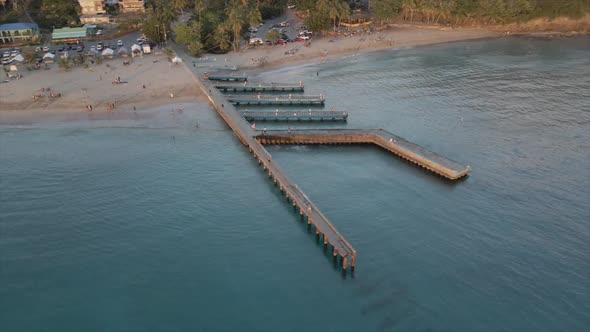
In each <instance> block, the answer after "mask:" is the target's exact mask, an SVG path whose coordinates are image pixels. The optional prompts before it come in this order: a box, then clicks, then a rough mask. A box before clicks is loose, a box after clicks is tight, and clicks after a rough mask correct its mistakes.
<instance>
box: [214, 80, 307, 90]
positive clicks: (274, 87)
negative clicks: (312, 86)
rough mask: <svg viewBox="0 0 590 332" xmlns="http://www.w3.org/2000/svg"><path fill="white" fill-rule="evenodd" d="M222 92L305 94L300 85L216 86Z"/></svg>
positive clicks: (301, 84)
mask: <svg viewBox="0 0 590 332" xmlns="http://www.w3.org/2000/svg"><path fill="white" fill-rule="evenodd" d="M215 87H216V88H217V89H218V90H219V91H221V92H303V90H304V86H303V82H300V83H260V84H249V83H246V84H215Z"/></svg>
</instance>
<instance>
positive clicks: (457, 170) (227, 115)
mask: <svg viewBox="0 0 590 332" xmlns="http://www.w3.org/2000/svg"><path fill="white" fill-rule="evenodd" d="M177 52H178V51H177ZM185 69H187V71H189V72H190V73H191V74H193V75H194V77H195V79H194V82H195V84H196V85H197V86H198V87H199V88H200V89H201V90H202V91H203V92H204V93H205V94H206V95H207V97H208V98H209V101H210V102H211V104H212V106H213V108H214V109H215V110H216V111H217V113H218V114H219V115H220V116H221V117H222V118H223V120H224V121H225V122H226V123H227V125H228V126H229V127H230V128H231V129H232V130H233V132H234V134H235V135H236V137H237V138H238V139H239V140H240V141H241V142H242V144H244V145H245V146H247V147H248V150H249V151H250V152H251V153H252V154H253V156H254V158H256V160H257V161H258V164H259V165H260V166H261V167H262V168H263V170H264V171H265V172H266V173H267V174H268V177H269V178H270V179H272V181H273V183H274V185H275V186H276V187H278V188H279V190H280V192H281V193H282V194H284V195H285V198H286V201H287V202H288V203H289V204H292V206H293V209H294V210H295V211H298V212H299V215H300V216H301V219H302V220H304V221H306V222H307V227H308V230H311V228H312V226H313V228H315V234H316V238H317V239H318V240H320V239H321V240H322V242H323V247H324V250H327V248H328V246H330V252H331V254H332V257H333V258H334V262H338V257H340V258H341V259H340V263H341V265H340V266H341V267H342V270H343V272H344V273H345V272H346V270H347V268H348V267H349V266H350V267H351V270H353V271H354V267H355V262H356V255H357V253H356V250H355V249H354V247H353V246H352V245H351V244H350V243H349V242H348V241H347V240H346V239H345V238H344V236H342V234H340V233H339V232H338V230H337V229H336V227H334V225H332V223H331V222H330V221H329V220H328V218H326V216H325V215H324V214H323V213H322V212H321V211H320V210H319V209H318V208H317V207H316V206H315V204H313V202H311V201H310V200H309V198H308V197H307V196H306V195H305V194H304V193H303V191H301V189H299V187H298V186H297V185H296V184H295V183H293V182H292V181H291V180H290V179H289V178H287V176H286V175H285V174H284V173H283V171H282V170H281V169H280V167H279V166H278V165H277V164H276V163H275V162H274V161H273V159H272V156H271V155H270V153H269V152H268V151H267V150H266V149H265V148H264V146H263V144H352V143H360V144H376V145H378V146H380V147H382V148H384V149H386V150H388V151H391V152H392V153H395V154H396V155H398V156H400V157H402V158H404V159H407V160H409V161H411V162H413V163H415V164H417V165H420V166H422V167H424V168H426V169H428V170H431V171H432V172H435V173H437V174H440V175H441V176H444V177H445V178H448V179H450V180H456V179H459V178H461V177H463V176H465V175H466V174H467V173H468V172H469V171H470V168H469V166H463V165H461V164H459V163H457V162H454V161H452V160H449V159H447V158H445V157H443V156H440V155H438V154H436V153H434V152H431V151H428V150H426V149H424V148H423V147H420V146H418V145H416V144H413V143H411V142H408V141H406V140H404V139H403V138H401V137H398V136H396V135H393V134H391V133H388V132H386V131H384V130H380V129H376V130H348V129H335V130H295V131H264V132H261V131H256V130H255V129H253V128H252V127H251V126H250V124H249V123H248V122H247V121H246V120H245V119H244V118H243V117H242V115H241V113H239V112H238V111H237V110H236V108H235V107H234V106H233V105H232V104H231V103H229V102H228V100H229V99H230V97H232V96H229V97H228V96H224V95H223V94H222V93H221V92H220V91H219V90H217V89H216V88H215V84H213V83H211V82H209V81H207V80H206V79H207V77H205V80H203V79H202V78H203V77H204V76H203V75H202V73H200V72H196V71H194V72H193V71H192V70H191V68H190V67H189V66H185ZM232 77H233V78H236V77H235V76H232ZM272 97H273V98H275V97H274V96H272ZM321 99H322V104H323V100H324V98H323V97H322V98H321Z"/></svg>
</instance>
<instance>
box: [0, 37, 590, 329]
mask: <svg viewBox="0 0 590 332" xmlns="http://www.w3.org/2000/svg"><path fill="white" fill-rule="evenodd" d="M254 78H255V79H257V80H265V81H274V82H283V81H299V80H303V81H304V82H305V84H306V90H307V93H308V94H315V93H322V94H325V95H326V96H327V105H326V107H327V108H331V107H335V108H336V109H338V110H346V111H348V112H349V114H350V116H349V121H348V123H347V124H322V125H320V126H322V127H329V128H336V127H349V128H375V127H377V128H384V129H386V130H388V131H391V132H393V133H395V134H397V135H400V136H402V137H405V138H407V139H409V140H411V141H413V142H416V143H418V144H421V145H423V146H424V147H427V148H429V149H431V150H433V151H435V152H438V153H440V154H442V155H445V156H447V157H449V158H451V159H454V160H457V161H459V162H462V163H465V164H469V165H471V167H472V168H473V172H472V175H471V176H470V177H469V178H467V179H466V180H465V181H462V182H459V183H456V184H450V183H448V182H445V181H442V180H441V179H439V178H438V177H435V176H432V175H430V174H429V173H426V172H425V171H423V170H422V169H418V168H416V167H414V166H411V165H409V164H407V163H405V162H402V161H400V160H399V159H396V158H394V157H393V156H391V155H389V154H387V153H385V152H382V151H380V150H378V149H376V148H372V147H363V146H328V147H322V146H319V147H318V146H272V147H269V151H270V152H271V153H272V155H273V158H274V159H275V160H276V161H277V162H278V163H280V164H281V166H282V167H283V168H284V170H285V171H286V173H287V175H288V176H289V177H290V178H292V179H293V180H295V181H296V183H297V184H298V185H299V186H300V187H301V188H302V189H303V190H304V192H305V193H306V194H307V195H308V196H309V197H310V198H311V199H312V200H313V201H314V202H315V203H316V205H317V206H318V207H319V208H320V209H321V210H322V211H323V212H324V214H326V216H328V218H329V219H330V220H331V221H332V222H333V223H334V225H335V226H336V227H337V228H338V230H339V231H340V232H341V233H342V234H343V235H344V236H345V237H346V238H347V239H348V240H349V241H350V242H351V243H352V244H353V245H354V246H355V248H356V249H357V251H358V260H357V269H356V271H355V273H354V276H351V275H350V274H348V275H347V276H346V278H343V277H342V275H341V273H340V272H338V271H337V270H336V269H335V268H334V267H333V265H332V264H331V258H330V257H328V256H327V255H325V254H324V253H323V251H322V249H321V246H320V245H318V244H316V242H315V238H314V237H313V236H312V235H311V234H308V233H307V230H306V227H305V225H303V223H301V222H300V221H299V219H298V216H297V215H296V214H295V213H293V210H292V209H291V208H290V207H289V205H287V204H286V203H285V201H284V197H281V195H280V193H279V192H278V189H277V188H275V187H273V186H272V182H270V181H269V180H268V178H267V177H266V176H265V174H264V173H263V171H262V169H261V168H260V167H259V166H258V164H257V163H256V162H255V160H254V159H253V158H252V157H251V155H250V154H249V153H248V150H247V149H245V148H244V147H243V146H242V145H241V144H240V143H239V142H238V140H237V139H236V138H235V137H234V135H233V134H232V132H231V131H230V130H229V129H228V128H227V127H226V126H225V124H224V123H223V122H222V120H221V119H220V118H219V117H218V116H217V115H216V113H215V112H214V111H213V110H212V109H211V108H210V106H209V105H208V104H207V103H206V101H205V100H204V99H200V100H196V101H195V103H194V104H190V105H184V112H182V113H178V112H175V113H171V112H170V111H169V107H163V108H161V109H154V110H151V111H145V112H140V114H141V115H140V116H134V115H132V114H127V115H124V116H113V117H112V118H109V117H104V116H103V117H100V118H98V117H96V118H86V116H85V115H84V116H82V117H76V118H75V119H66V120H67V121H54V122H42V123H35V124H33V125H28V124H26V125H24V124H23V125H15V124H5V125H2V126H0V330H1V331H7V332H12V331H418V332H422V331H581V330H583V329H584V328H587V327H588V326H589V325H590V295H589V293H590V279H589V277H588V276H589V275H590V244H589V243H590V203H589V202H590V97H589V93H588V91H590V89H589V88H590V39H588V38H572V39H561V38H557V39H526V38H507V39H498V40H485V41H476V42H464V43H453V44H444V45H436V46H429V47H421V48H409V49H401V50H393V51H384V52H378V53H372V54H365V55H352V56H347V57H344V58H342V59H338V60H334V61H330V62H326V63H314V64H308V65H303V66H294V67H287V68H281V69H275V70H271V71H268V72H265V73H261V74H258V75H255V76H254ZM263 126H266V127H268V128H269V129H270V128H286V127H291V128H307V127H310V125H309V124H304V125H293V124H291V125H288V126H287V125H275V124H262V123H258V124H257V127H259V128H260V127H263Z"/></svg>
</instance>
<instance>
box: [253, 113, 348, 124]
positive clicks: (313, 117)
mask: <svg viewBox="0 0 590 332" xmlns="http://www.w3.org/2000/svg"><path fill="white" fill-rule="evenodd" d="M242 116H243V117H244V119H246V120H248V121H295V122H306V121H346V120H347V119H348V113H346V112H336V111H299V112H297V111H274V112H272V111H271V112H260V111H257V112H253V111H243V112H242Z"/></svg>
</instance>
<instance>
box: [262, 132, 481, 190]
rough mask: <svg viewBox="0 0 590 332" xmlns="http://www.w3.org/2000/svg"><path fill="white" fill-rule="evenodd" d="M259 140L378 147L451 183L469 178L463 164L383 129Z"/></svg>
mask: <svg viewBox="0 0 590 332" xmlns="http://www.w3.org/2000/svg"><path fill="white" fill-rule="evenodd" d="M256 139H257V140H258V141H259V142H261V143H262V144H375V145H377V146H380V147H381V148H383V149H385V150H387V151H390V152H392V153H393V154H395V155H397V156H399V157H401V158H403V159H406V160H408V161H410V162H412V163H414V164H416V165H418V166H421V167H423V168H425V169H427V170H430V171H431V172H434V173H436V174H438V175H440V176H443V177H445V178H447V179H449V180H457V179H460V178H462V177H463V176H465V175H467V173H469V171H470V170H471V168H470V167H469V166H464V165H461V164H459V163H457V162H455V161H452V160H450V159H448V158H446V157H443V156H441V155H439V154H437V153H434V152H432V151H429V150H427V149H425V148H423V147H421V146H419V145H417V144H414V143H412V142H409V141H407V140H405V139H403V138H401V137H399V136H396V135H394V134H392V133H389V132H387V131H385V130H383V129H322V130H291V131H290V132H287V131H284V130H281V131H266V132H265V133H263V134H259V135H258V136H257V137H256Z"/></svg>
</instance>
